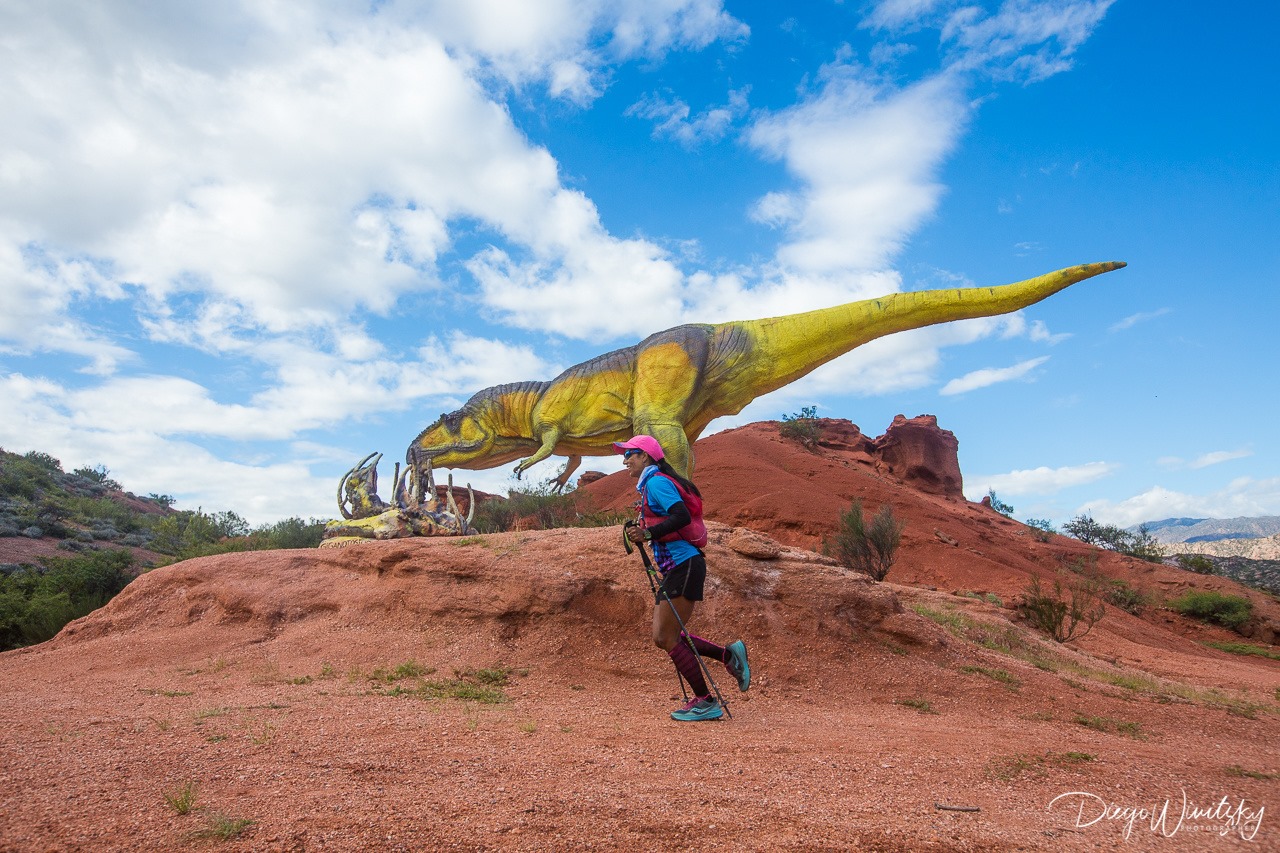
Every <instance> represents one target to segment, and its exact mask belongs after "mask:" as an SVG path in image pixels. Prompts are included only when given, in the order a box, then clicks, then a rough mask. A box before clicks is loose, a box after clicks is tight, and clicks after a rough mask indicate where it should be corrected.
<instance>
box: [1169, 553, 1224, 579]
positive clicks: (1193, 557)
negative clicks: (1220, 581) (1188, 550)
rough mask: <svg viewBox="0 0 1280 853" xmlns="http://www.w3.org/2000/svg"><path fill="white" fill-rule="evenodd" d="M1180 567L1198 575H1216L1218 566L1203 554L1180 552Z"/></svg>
mask: <svg viewBox="0 0 1280 853" xmlns="http://www.w3.org/2000/svg"><path fill="white" fill-rule="evenodd" d="M1178 568H1180V569H1184V570H1185V571H1188V572H1195V573H1196V574H1198V575H1216V574H1217V573H1218V566H1217V564H1216V563H1214V562H1213V560H1210V559H1209V558H1208V557H1206V556H1204V555H1202V554H1179V555H1178Z"/></svg>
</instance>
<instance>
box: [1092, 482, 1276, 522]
mask: <svg viewBox="0 0 1280 853" xmlns="http://www.w3.org/2000/svg"><path fill="white" fill-rule="evenodd" d="M1077 514H1089V515H1091V516H1092V517H1093V518H1094V519H1096V520H1098V521H1100V522H1102V523H1104V524H1115V525H1117V526H1120V527H1129V526H1132V525H1134V524H1140V523H1141V522H1144V521H1158V520H1160V519H1162V518H1175V517H1179V516H1187V517H1196V518H1238V517H1240V516H1255V515H1280V477H1272V478H1269V479H1264V480H1254V479H1252V478H1249V477H1240V478H1238V479H1236V480H1233V481H1231V482H1230V483H1228V484H1227V485H1226V486H1224V487H1223V488H1221V489H1218V490H1217V491H1212V492H1207V493H1205V494H1188V493H1185V492H1175V491H1172V490H1170V489H1166V488H1164V487H1163V486H1155V487H1153V488H1151V489H1148V490H1147V491H1145V492H1143V493H1141V494H1138V495H1134V496H1133V497H1131V498H1128V499H1126V500H1123V501H1118V502H1113V501H1108V500H1096V501H1090V502H1088V503H1086V504H1083V505H1082V506H1081V507H1080V508H1079V510H1078V511H1077Z"/></svg>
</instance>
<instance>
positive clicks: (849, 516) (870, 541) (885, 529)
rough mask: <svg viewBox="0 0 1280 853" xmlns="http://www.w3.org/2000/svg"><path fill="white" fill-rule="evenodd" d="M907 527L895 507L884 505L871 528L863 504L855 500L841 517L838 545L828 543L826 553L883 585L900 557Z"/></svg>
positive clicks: (837, 534)
mask: <svg viewBox="0 0 1280 853" xmlns="http://www.w3.org/2000/svg"><path fill="white" fill-rule="evenodd" d="M903 526H904V525H903V523H902V522H900V521H898V520H897V519H896V518H894V517H893V507H891V506H889V504H887V503H886V504H883V505H881V507H880V511H879V512H878V513H876V517H875V518H874V519H873V520H872V521H871V524H870V525H868V524H867V522H866V519H865V518H864V517H863V515H862V501H861V500H859V499H857V498H854V500H853V503H852V505H851V506H850V507H849V511H848V512H845V513H842V514H841V516H840V527H839V528H838V530H837V532H836V540H835V544H834V545H827V544H826V543H824V549H825V550H827V551H828V553H829V554H830V555H831V556H833V557H835V558H836V559H837V560H839V561H840V563H841V565H844V566H848V567H849V568H851V569H853V570H854V571H859V572H864V573H865V574H868V575H870V576H871V577H872V579H873V580H877V581H882V580H884V579H885V577H887V576H888V574H889V569H890V568H892V567H893V561H894V559H896V557H897V553H898V545H899V543H900V542H901V541H902V528H903Z"/></svg>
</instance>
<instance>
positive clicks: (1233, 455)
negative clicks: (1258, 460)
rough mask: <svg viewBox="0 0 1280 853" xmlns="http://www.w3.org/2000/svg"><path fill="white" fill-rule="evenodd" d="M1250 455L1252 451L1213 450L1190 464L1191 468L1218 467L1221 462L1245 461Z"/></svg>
mask: <svg viewBox="0 0 1280 853" xmlns="http://www.w3.org/2000/svg"><path fill="white" fill-rule="evenodd" d="M1252 455H1253V451H1252V450H1215V451H1213V452H1212V453H1206V454H1204V455H1203V456H1201V457H1199V458H1197V459H1195V460H1194V461H1192V462H1191V463H1190V464H1191V467H1192V468H1208V467H1209V466H1210V465H1220V464H1221V463H1223V462H1230V461H1231V460H1233V459H1245V458H1247V457H1249V456H1252Z"/></svg>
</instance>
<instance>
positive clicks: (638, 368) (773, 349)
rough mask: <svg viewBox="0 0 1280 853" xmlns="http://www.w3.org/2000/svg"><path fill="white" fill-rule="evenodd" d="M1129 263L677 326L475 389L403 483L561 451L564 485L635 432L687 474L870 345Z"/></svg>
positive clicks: (1025, 302) (1037, 297)
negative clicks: (789, 388)
mask: <svg viewBox="0 0 1280 853" xmlns="http://www.w3.org/2000/svg"><path fill="white" fill-rule="evenodd" d="M1123 266H1124V263H1122V262H1119V261H1110V262H1106V263H1097V264H1082V265H1080V266H1074V267H1068V268H1067V269H1062V270H1058V271H1057V272H1051V273H1048V274H1046V275H1042V276H1038V277H1036V278H1032V279H1028V280H1026V281H1021V282H1017V283H1015V284H1007V285H1003V286H1001V287H973V288H957V289H951V290H928V291H918V292H913V293H894V294H891V295H888V296H883V297H880V298H877V299H867V300H863V301H860V302H850V303H848V304H845V305H837V306H835V307H834V308H823V309H819V310H817V311H808V312H805V313H801V314H790V315H787V316H784V317H770V318H766V319H763V320H739V321H733V322H728V323H716V324H705V323H699V324H690V325H685V326H677V327H676V328H674V329H668V330H667V331H665V332H658V333H657V334H654V335H650V336H649V337H648V338H645V339H644V340H643V341H641V342H640V343H638V344H635V345H634V346H630V347H626V348H624V349H619V350H614V351H613V352H610V353H606V354H604V355H601V356H597V357H596V358H593V359H591V360H590V361H586V362H583V363H582V364H579V365H576V366H574V367H571V368H569V369H568V370H566V371H564V372H563V373H561V374H560V375H559V376H557V377H556V378H555V379H552V380H551V381H549V382H518V383H514V384H509V385H497V386H494V387H492V388H486V389H484V390H483V391H480V392H478V393H477V394H475V395H474V396H473V397H472V398H471V399H470V400H468V401H467V402H466V403H465V404H464V405H463V406H462V408H461V409H458V410H457V411H455V412H452V413H450V414H447V415H442V416H441V417H440V419H439V420H437V421H436V422H435V423H434V424H432V425H431V426H429V427H427V428H426V429H425V430H423V431H422V433H421V434H420V435H419V436H418V437H417V438H416V439H414V441H413V443H412V444H411V445H410V446H409V449H408V452H407V453H406V462H407V463H408V466H407V468H406V474H407V475H408V474H410V472H412V475H411V476H412V479H415V480H418V481H419V482H421V481H423V478H425V479H426V480H428V481H429V479H430V477H431V471H432V469H433V468H434V467H442V468H466V469H472V470H478V469H485V468H494V467H496V466H498V465H503V464H506V463H508V462H513V461H516V460H519V461H518V464H517V465H516V466H515V473H516V476H517V477H519V476H520V474H521V473H522V472H523V471H525V470H527V469H528V468H529V467H530V466H532V465H534V464H536V463H538V462H540V461H542V460H543V459H545V458H547V457H548V456H551V455H553V454H555V455H560V456H567V457H568V460H569V461H568V464H567V465H566V466H565V468H564V470H563V471H562V472H561V474H560V476H559V477H558V478H557V483H558V484H559V485H561V486H563V485H564V484H565V483H567V482H568V479H569V475H570V474H572V473H573V471H574V470H576V469H577V467H578V465H579V464H581V461H582V457H583V456H607V455H611V454H612V453H613V443H614V442H615V441H625V440H626V439H628V438H630V437H631V436H633V435H636V434H638V433H646V434H648V435H652V436H653V437H654V438H656V439H658V441H659V442H660V443H661V444H662V447H663V450H665V451H666V455H667V459H668V460H669V461H670V462H671V464H672V465H673V466H674V467H675V468H676V469H677V470H678V471H681V472H683V473H686V474H689V473H692V470H693V455H692V451H691V449H690V448H691V445H692V444H693V442H694V441H696V440H697V438H698V436H700V435H701V434H702V431H703V430H704V429H706V427H707V425H708V424H709V423H711V421H713V420H714V419H716V418H718V417H721V416H723V415H734V414H737V413H738V412H740V411H742V409H743V408H744V407H745V406H746V405H747V404H748V403H750V402H751V401H752V400H754V399H756V398H757V397H759V396H761V395H764V394H767V393H769V392H770V391H776V390H777V389H779V388H782V387H783V386H785V385H787V384H789V383H791V382H794V381H795V380H797V379H799V378H800V377H802V376H805V375H806V374H808V373H810V372H811V371H813V370H814V369H816V368H817V367H819V366H821V365H823V364H826V363H827V362H828V361H831V360H832V359H834V358H838V357H839V356H841V355H844V354H845V353H847V352H849V351H850V350H853V349H855V348H856V347H859V346H861V345H862V344H865V343H867V342H869V341H873V340H875V339H876V338H881V337H884V336H886V335H891V334H893V333H895V332H903V331H907V330H909V329H919V328H923V327H925V326H933V325H936V324H938V323H949V322H952V321H955V320H968V319H973V318H976V317H994V316H997V315H1000V314H1008V313H1011V312H1013V311H1018V310H1021V309H1022V308H1026V307H1027V306H1029V305H1034V304H1035V303H1037V302H1039V301H1041V300H1042V299H1045V298H1047V297H1049V296H1052V295H1053V294H1055V293H1057V292H1058V291H1060V290H1063V289H1065V288H1067V287H1069V286H1071V285H1072V284H1075V283H1076V282H1079V281H1083V280H1084V279H1087V278H1091V277H1093V276H1095V275H1099V274H1101V273H1105V272H1110V271H1111V270H1115V269H1119V268H1120V267H1123ZM365 461H366V462H367V461H368V460H367V459H366V460H365ZM375 465H376V463H375ZM375 476H376V475H375ZM375 482H376V481H375ZM374 498H375V500H376V495H375V496H374Z"/></svg>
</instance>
